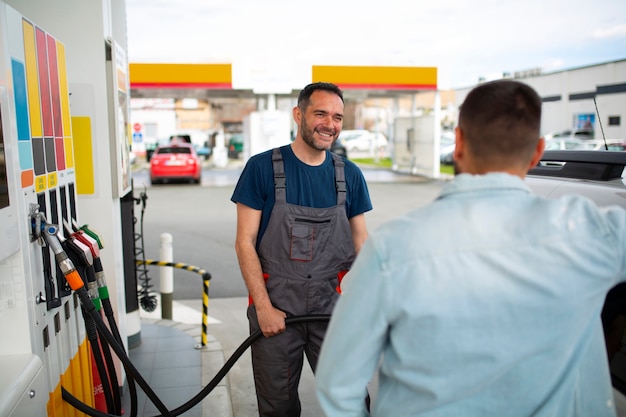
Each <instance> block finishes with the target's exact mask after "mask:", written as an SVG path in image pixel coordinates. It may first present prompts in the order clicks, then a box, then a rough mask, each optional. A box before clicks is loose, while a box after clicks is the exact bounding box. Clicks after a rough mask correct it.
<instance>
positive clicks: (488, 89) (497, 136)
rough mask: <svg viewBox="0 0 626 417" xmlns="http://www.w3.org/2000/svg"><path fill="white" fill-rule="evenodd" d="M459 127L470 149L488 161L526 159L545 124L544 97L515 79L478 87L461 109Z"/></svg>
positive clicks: (473, 153)
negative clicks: (543, 116)
mask: <svg viewBox="0 0 626 417" xmlns="http://www.w3.org/2000/svg"><path fill="white" fill-rule="evenodd" d="M459 127H460V129H461V130H462V131H463V134H464V137H465V142H466V144H467V147H468V150H469V151H470V152H471V154H472V155H473V156H474V157H475V158H476V159H477V160H478V161H482V162H484V163H493V162H496V161H501V162H503V163H507V162H516V161H519V162H522V161H521V160H520V157H529V158H530V157H531V156H532V154H533V152H534V150H535V148H536V146H537V141H538V140H539V134H540V128H541V97H539V95H538V94H537V92H536V91H535V90H534V89H533V88H532V87H530V86H528V85H526V84H524V83H521V82H519V81H513V80H498V81H491V82H487V83H484V84H481V85H479V86H478V87H475V88H474V89H473V90H472V91H470V92H469V94H468V95H467V97H466V98H465V100H464V102H463V104H462V105H461V109H460V112H459Z"/></svg>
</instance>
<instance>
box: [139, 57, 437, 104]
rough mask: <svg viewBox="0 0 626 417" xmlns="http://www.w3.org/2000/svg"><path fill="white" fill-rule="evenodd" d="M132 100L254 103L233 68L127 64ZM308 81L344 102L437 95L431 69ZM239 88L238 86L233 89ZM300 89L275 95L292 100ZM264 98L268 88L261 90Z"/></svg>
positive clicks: (316, 71)
mask: <svg viewBox="0 0 626 417" xmlns="http://www.w3.org/2000/svg"><path fill="white" fill-rule="evenodd" d="M129 72H130V88H131V97H132V98H198V99H210V98H256V97H257V96H258V95H259V93H258V92H257V91H258V90H257V89H256V88H253V86H250V83H249V82H248V83H246V82H242V81H241V80H238V79H237V77H238V75H234V71H233V65H232V64H161V63H131V64H129ZM306 78H307V79H309V80H310V82H317V81H327V82H332V83H335V84H337V85H338V86H339V87H340V88H341V89H342V90H344V93H345V96H346V98H347V99H350V98H351V97H355V98H359V99H367V98H393V97H398V96H402V95H407V94H415V93H417V92H419V91H433V90H437V68H436V67H392V66H327V65H314V66H312V67H310V75H308V76H307V77H306ZM239 86H243V87H241V88H238V87H239ZM302 87H304V85H294V86H291V87H290V88H288V90H289V89H290V91H289V92H287V91H285V88H284V86H283V87H282V88H280V89H279V90H280V91H278V90H277V91H276V94H277V95H283V96H293V97H296V96H297V94H298V92H299V91H300V89H301V88H302ZM264 90H267V91H268V93H271V87H270V90H268V88H267V86H266V87H265V88H264Z"/></svg>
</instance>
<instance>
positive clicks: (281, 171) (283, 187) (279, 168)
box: [272, 148, 287, 203]
mask: <svg viewBox="0 0 626 417" xmlns="http://www.w3.org/2000/svg"><path fill="white" fill-rule="evenodd" d="M272 168H273V169H274V195H275V196H276V202H277V203H278V202H282V203H285V202H287V182H286V180H285V164H284V163H283V155H282V154H281V153H280V149H278V148H274V149H273V150H272Z"/></svg>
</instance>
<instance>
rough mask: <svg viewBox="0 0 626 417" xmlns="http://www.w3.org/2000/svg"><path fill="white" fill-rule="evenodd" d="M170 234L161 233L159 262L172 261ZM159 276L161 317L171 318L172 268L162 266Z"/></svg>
mask: <svg viewBox="0 0 626 417" xmlns="http://www.w3.org/2000/svg"><path fill="white" fill-rule="evenodd" d="M172 240H173V238H172V235H171V234H170V233H162V234H161V250H160V259H159V260H160V262H169V263H171V262H173V259H174V254H173V252H174V251H173V249H172ZM159 272H160V273H159V276H160V278H161V283H160V288H161V318H164V319H168V320H172V297H173V294H174V268H172V267H171V266H162V267H161V268H160V271H159Z"/></svg>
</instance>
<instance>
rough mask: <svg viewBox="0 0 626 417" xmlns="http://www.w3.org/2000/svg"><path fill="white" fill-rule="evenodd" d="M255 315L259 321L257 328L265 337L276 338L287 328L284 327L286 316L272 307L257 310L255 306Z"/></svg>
mask: <svg viewBox="0 0 626 417" xmlns="http://www.w3.org/2000/svg"><path fill="white" fill-rule="evenodd" d="M256 313H257V318H258V320H259V327H260V328H261V332H263V336H265V337H271V336H276V335H277V334H279V333H282V332H284V331H285V329H286V328H287V326H286V325H285V319H286V318H287V314H286V313H285V312H284V311H281V310H279V309H277V308H275V307H274V306H272V305H270V306H269V307H267V308H263V309H259V308H258V306H257V311H256Z"/></svg>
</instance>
